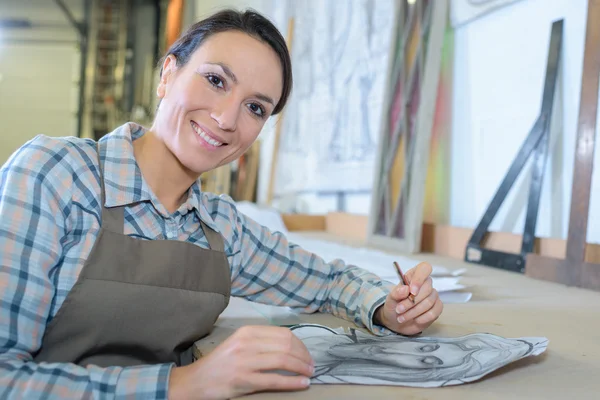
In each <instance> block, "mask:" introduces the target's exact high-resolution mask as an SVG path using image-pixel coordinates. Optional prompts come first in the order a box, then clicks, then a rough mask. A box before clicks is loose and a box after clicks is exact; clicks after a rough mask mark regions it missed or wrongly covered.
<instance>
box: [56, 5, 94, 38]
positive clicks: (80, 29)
mask: <svg viewBox="0 0 600 400" xmlns="http://www.w3.org/2000/svg"><path fill="white" fill-rule="evenodd" d="M54 2H55V3H56V5H57V6H58V8H60V9H61V10H62V12H63V13H64V14H65V17H66V18H67V20H68V21H69V22H70V23H71V25H73V28H75V30H76V31H77V33H79V36H80V38H85V37H86V24H85V23H83V22H77V20H76V19H75V17H74V16H73V13H71V10H69V7H67V5H66V4H65V3H64V2H63V0H54ZM82 2H83V4H84V7H85V6H86V3H87V2H88V0H82Z"/></svg>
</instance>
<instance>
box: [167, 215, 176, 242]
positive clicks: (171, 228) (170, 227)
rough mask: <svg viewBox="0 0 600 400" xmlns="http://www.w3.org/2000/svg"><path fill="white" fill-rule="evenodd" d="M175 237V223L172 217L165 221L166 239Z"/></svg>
mask: <svg viewBox="0 0 600 400" xmlns="http://www.w3.org/2000/svg"><path fill="white" fill-rule="evenodd" d="M176 237H177V224H176V223H175V221H173V220H172V219H170V220H168V221H167V239H175V238H176Z"/></svg>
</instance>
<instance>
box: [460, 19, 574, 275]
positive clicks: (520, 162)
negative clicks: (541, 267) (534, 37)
mask: <svg viewBox="0 0 600 400" xmlns="http://www.w3.org/2000/svg"><path fill="white" fill-rule="evenodd" d="M562 36H563V20H562V19H561V20H557V21H554V22H553V23H552V30H551V33H550V45H549V51H548V60H547V64H546V78H545V81H544V92H543V95H542V106H541V110H540V114H539V116H538V118H537V120H536V122H535V124H534V125H533V127H532V129H531V131H530V132H529V134H528V135H527V138H526V139H525V141H524V142H523V144H522V146H521V148H520V150H519V152H518V153H517V155H516V157H515V159H514V161H513V162H512V164H511V166H510V168H509V170H508V172H507V173H506V176H505V177H504V179H503V181H502V183H501V184H500V187H499V188H498V190H497V191H496V194H495V195H494V197H493V198H492V201H491V202H490V204H489V206H488V208H487V209H486V211H485V213H484V214H483V217H482V218H481V220H480V222H479V224H478V225H477V228H476V229H475V231H474V232H473V234H472V236H471V238H470V239H469V242H468V244H467V248H466V251H465V261H467V262H471V263H476V264H482V265H487V266H491V267H496V268H501V269H506V270H509V271H514V272H521V273H523V272H525V261H526V260H525V259H526V256H527V254H528V253H532V252H533V245H534V240H535V227H536V223H537V214H538V208H539V202H540V196H541V192H542V182H543V178H544V170H545V167H546V159H547V153H548V143H549V130H550V120H551V116H552V108H553V103H554V93H555V88H556V81H557V76H558V67H559V61H560V54H561V47H562ZM532 153H534V155H533V157H534V159H533V165H532V171H531V184H530V187H529V199H528V201H527V214H526V216H525V227H524V232H523V241H522V245H521V252H520V253H505V252H502V251H496V250H490V249H485V248H483V246H482V243H483V241H484V239H485V236H486V234H487V232H488V229H489V226H490V224H491V222H492V220H493V219H494V217H495V216H496V214H497V213H498V210H499V209H500V206H501V205H502V203H503V202H504V200H505V199H506V196H507V195H508V192H509V191H510V189H511V188H512V186H513V184H514V183H515V181H516V179H517V177H518V176H519V173H520V172H521V171H522V170H523V167H524V166H525V163H526V162H527V160H528V159H529V157H530V156H531V154H532Z"/></svg>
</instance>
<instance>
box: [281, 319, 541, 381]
mask: <svg viewBox="0 0 600 400" xmlns="http://www.w3.org/2000/svg"><path fill="white" fill-rule="evenodd" d="M290 329H291V330H292V331H293V332H294V334H295V335H296V336H298V337H299V338H300V339H301V340H302V342H303V343H304V344H305V345H306V346H307V348H308V350H309V352H310V353H311V356H312V357H313V360H314V361H315V373H314V375H313V377H312V379H311V381H312V382H313V383H321V384H363V385H396V386H413V387H440V386H450V385H459V384H462V383H466V382H471V381H475V380H478V379H480V378H482V377H483V376H485V375H487V374H489V373H490V372H492V371H495V370H497V369H498V368H501V367H503V366H505V365H507V364H509V363H511V362H514V361H516V360H519V359H521V358H525V357H529V356H534V355H539V354H541V353H543V352H544V351H545V350H546V348H547V346H548V339H547V338H544V337H522V338H515V339H507V338H503V337H500V336H496V335H492V334H489V333H474V334H470V335H466V336H461V337H453V338H437V337H407V336H401V335H391V336H383V337H380V336H374V335H370V334H366V333H363V332H361V331H357V330H355V329H352V328H350V329H349V330H348V331H349V332H348V333H346V332H344V331H343V329H342V328H338V329H331V328H328V327H325V326H322V325H317V324H301V325H295V326H293V327H291V328H290Z"/></svg>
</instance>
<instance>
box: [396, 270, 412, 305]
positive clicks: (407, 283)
mask: <svg viewBox="0 0 600 400" xmlns="http://www.w3.org/2000/svg"><path fill="white" fill-rule="evenodd" d="M394 267H396V272H397V273H398V277H399V278H400V282H401V283H402V284H403V285H407V286H409V288H408V290H409V295H408V299H409V300H410V301H412V302H413V304H414V303H415V296H414V295H413V294H412V293H410V282H408V281H407V280H406V278H405V277H404V274H403V273H402V270H401V269H400V266H399V265H398V263H397V262H396V261H394Z"/></svg>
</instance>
